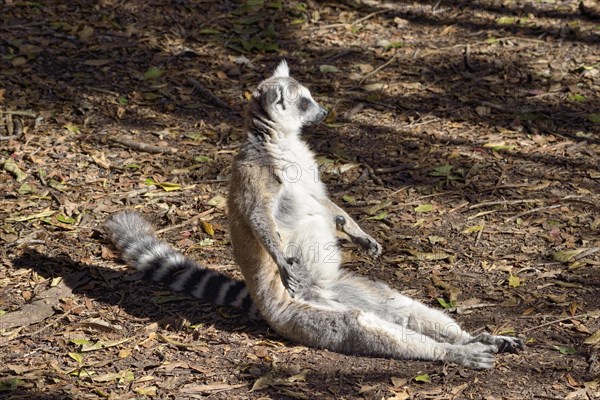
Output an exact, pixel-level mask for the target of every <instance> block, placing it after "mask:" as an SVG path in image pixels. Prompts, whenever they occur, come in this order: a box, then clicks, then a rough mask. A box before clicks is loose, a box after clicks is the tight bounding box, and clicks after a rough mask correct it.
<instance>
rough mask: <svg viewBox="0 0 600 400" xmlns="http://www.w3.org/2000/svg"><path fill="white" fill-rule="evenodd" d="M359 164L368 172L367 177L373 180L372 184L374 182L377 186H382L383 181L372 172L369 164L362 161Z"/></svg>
mask: <svg viewBox="0 0 600 400" xmlns="http://www.w3.org/2000/svg"><path fill="white" fill-rule="evenodd" d="M361 164H362V165H364V166H365V168H366V169H367V171H368V172H369V176H370V177H371V179H372V180H373V182H375V183H376V184H377V185H379V186H383V181H382V180H381V179H380V178H379V177H378V176H377V174H376V173H375V171H374V170H373V167H371V166H370V165H369V164H367V163H366V162H364V161H363V162H362V163H361Z"/></svg>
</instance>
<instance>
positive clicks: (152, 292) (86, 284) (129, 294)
mask: <svg viewBox="0 0 600 400" xmlns="http://www.w3.org/2000/svg"><path fill="white" fill-rule="evenodd" d="M13 266H14V267H15V268H26V269H32V270H33V271H35V272H36V273H38V274H39V275H41V276H43V277H44V278H47V279H53V278H55V277H62V278H63V282H64V283H65V284H66V285H67V286H68V287H69V288H70V289H72V291H73V293H74V294H79V295H83V296H86V297H88V298H91V299H93V300H96V301H98V302H100V303H103V304H105V305H109V306H116V307H118V310H123V311H125V312H126V313H128V314H130V315H132V316H133V317H135V318H139V319H147V320H148V321H149V322H158V323H159V325H162V326H169V325H171V326H173V325H176V324H177V323H178V322H181V321H182V320H183V319H185V320H187V321H189V323H190V324H192V325H196V324H205V325H206V324H210V325H212V326H214V327H215V328H217V329H220V330H224V331H229V332H233V331H240V322H243V323H244V324H245V329H244V330H245V331H246V333H248V334H251V335H254V336H271V335H272V334H271V333H270V332H269V329H268V326H267V324H266V323H265V322H264V321H262V320H257V319H252V318H250V316H249V315H248V314H246V313H244V311H241V310H237V309H235V308H229V307H222V306H218V305H215V304H211V303H206V302H202V301H200V300H198V299H194V298H192V297H189V298H185V297H183V296H181V297H179V296H176V295H177V294H178V293H177V292H173V291H172V290H170V289H169V288H167V287H166V286H163V285H161V284H159V283H155V282H152V281H150V280H147V279H143V278H142V274H141V273H139V272H137V271H135V270H130V269H129V270H115V269H111V268H107V267H103V266H99V265H90V264H85V263H82V262H77V261H74V260H73V259H71V258H70V257H69V256H67V255H61V256H57V257H49V256H46V255H44V254H40V253H38V252H37V251H35V250H31V249H28V250H26V251H25V253H23V254H22V255H21V256H19V257H18V258H16V259H15V260H14V261H13ZM222 275H225V274H222ZM228 278H229V279H231V277H229V276H228ZM157 293H158V295H157ZM165 293H168V295H171V294H172V295H175V296H176V297H171V298H170V299H172V300H173V301H168V300H169V297H167V296H164V294H165ZM33 300H35V299H33ZM165 300H167V301H165ZM163 301H164V302H163Z"/></svg>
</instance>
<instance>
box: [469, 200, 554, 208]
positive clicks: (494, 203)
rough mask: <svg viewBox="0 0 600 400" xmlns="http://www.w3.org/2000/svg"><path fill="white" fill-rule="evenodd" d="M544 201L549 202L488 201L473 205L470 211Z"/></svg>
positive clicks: (535, 201)
mask: <svg viewBox="0 0 600 400" xmlns="http://www.w3.org/2000/svg"><path fill="white" fill-rule="evenodd" d="M543 201H547V200H545V199H519V200H496V201H486V202H483V203H478V204H473V205H472V206H469V210H475V209H477V208H483V207H488V206H510V205H515V204H525V203H541V202H543Z"/></svg>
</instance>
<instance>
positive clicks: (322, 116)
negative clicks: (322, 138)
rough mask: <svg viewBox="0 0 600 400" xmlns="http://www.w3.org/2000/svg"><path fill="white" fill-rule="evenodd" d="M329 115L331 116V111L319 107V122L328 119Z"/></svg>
mask: <svg viewBox="0 0 600 400" xmlns="http://www.w3.org/2000/svg"><path fill="white" fill-rule="evenodd" d="M327 114H329V111H327V110H326V109H324V108H323V107H321V106H319V121H323V120H324V119H325V117H327Z"/></svg>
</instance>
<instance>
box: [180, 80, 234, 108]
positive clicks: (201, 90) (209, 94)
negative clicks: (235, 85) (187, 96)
mask: <svg viewBox="0 0 600 400" xmlns="http://www.w3.org/2000/svg"><path fill="white" fill-rule="evenodd" d="M187 81H188V83H189V84H190V85H192V86H193V87H194V89H195V90H196V91H197V92H198V93H199V94H200V95H202V96H205V97H206V100H208V101H209V102H210V103H212V104H214V105H215V106H218V107H221V108H225V109H227V110H231V106H230V105H229V104H227V103H226V102H224V101H223V100H221V99H220V98H218V97H217V96H215V95H214V94H213V92H211V91H210V90H208V89H207V88H206V87H205V86H204V85H203V84H201V83H200V82H198V81H197V80H196V79H194V78H192V77H188V78H187Z"/></svg>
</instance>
